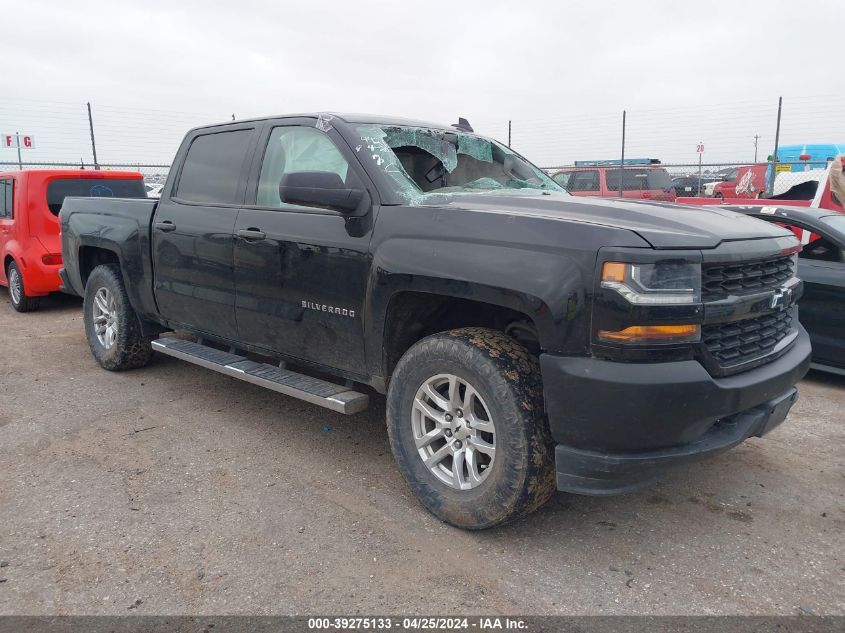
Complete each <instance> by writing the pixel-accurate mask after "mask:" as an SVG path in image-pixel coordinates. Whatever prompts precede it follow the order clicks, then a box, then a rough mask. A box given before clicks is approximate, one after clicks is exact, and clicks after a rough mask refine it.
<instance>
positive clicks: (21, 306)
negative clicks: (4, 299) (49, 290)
mask: <svg viewBox="0 0 845 633" xmlns="http://www.w3.org/2000/svg"><path fill="white" fill-rule="evenodd" d="M6 281H7V282H8V283H9V299H10V300H11V301H12V307H13V308H14V309H15V310H17V311H18V312H32V311H33V310H37V309H38V306H39V304H40V303H41V297H29V296H27V294H26V288H25V287H24V284H23V275H22V274H21V270H20V268H18V265H17V264H16V263H15V262H11V263H10V264H9V267H8V268H7V269H6Z"/></svg>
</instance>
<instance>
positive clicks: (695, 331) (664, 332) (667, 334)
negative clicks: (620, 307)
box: [598, 264, 699, 343]
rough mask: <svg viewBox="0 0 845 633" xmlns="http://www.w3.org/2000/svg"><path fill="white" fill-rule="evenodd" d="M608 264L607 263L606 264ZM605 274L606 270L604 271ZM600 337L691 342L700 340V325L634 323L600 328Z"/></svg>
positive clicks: (619, 339) (623, 339)
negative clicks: (628, 325)
mask: <svg viewBox="0 0 845 633" xmlns="http://www.w3.org/2000/svg"><path fill="white" fill-rule="evenodd" d="M606 265H607V264H605V266H606ZM602 274H604V271H602ZM598 335H599V339H601V340H602V341H613V342H615V343H641V342H642V343H644V342H651V341H663V342H667V343H671V342H678V343H683V342H689V341H695V340H698V336H699V326H698V325H693V324H689V325H632V326H631V327H626V328H625V329H624V330H599V332H598Z"/></svg>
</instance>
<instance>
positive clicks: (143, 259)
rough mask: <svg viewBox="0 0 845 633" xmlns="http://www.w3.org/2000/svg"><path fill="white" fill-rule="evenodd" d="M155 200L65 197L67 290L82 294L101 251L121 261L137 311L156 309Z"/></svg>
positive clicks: (63, 226)
mask: <svg viewBox="0 0 845 633" xmlns="http://www.w3.org/2000/svg"><path fill="white" fill-rule="evenodd" d="M157 204H158V200H155V199H151V198H73V197H68V198H65V201H64V204H63V205H62V209H61V212H60V213H59V221H60V223H61V230H62V252H63V253H64V255H65V257H64V270H63V272H62V279H63V281H64V284H65V290H66V291H68V292H72V293H74V294H78V295H82V294H83V293H84V291H85V276H86V275H87V273H88V272H89V270H88V269H87V268H86V267H87V266H88V264H89V258H90V257H91V254H92V253H94V252H95V251H100V252H103V255H100V256H105V257H114V258H115V259H116V261H118V262H119V263H120V265H121V270H122V272H123V275H124V278H125V279H124V280H125V282H126V287H127V292H128V293H129V294H130V300H131V301H132V303H133V305H135V306H137V308H138V311H139V312H140V313H142V314H144V313H148V314H155V312H156V310H155V301H154V299H153V291H152V278H153V268H152V258H151V252H150V224H151V222H152V218H153V215H154V213H155V209H156V205H157Z"/></svg>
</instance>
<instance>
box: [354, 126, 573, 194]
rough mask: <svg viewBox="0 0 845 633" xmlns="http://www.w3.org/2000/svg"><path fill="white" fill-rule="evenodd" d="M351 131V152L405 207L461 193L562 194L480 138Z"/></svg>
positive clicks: (410, 130) (391, 129) (405, 130)
mask: <svg viewBox="0 0 845 633" xmlns="http://www.w3.org/2000/svg"><path fill="white" fill-rule="evenodd" d="M356 131H357V132H358V135H359V137H360V144H359V145H357V146H356V148H355V149H356V151H358V152H359V153H365V154H368V155H370V156H371V158H372V160H373V161H374V162H375V164H376V165H377V166H378V167H379V168H381V169H382V170H383V171H384V172H385V173H386V174H387V175H389V176H390V177H391V178H392V179H393V181H394V183H395V185H396V189H397V191H398V193H399V194H400V195H402V196H403V197H404V198H405V199H406V200H407V201H408V202H409V203H411V204H426V203H430V202H435V200H434V199H433V198H432V197H433V196H442V195H453V194H464V193H484V192H500V191H501V192H504V191H508V192H511V193H513V192H514V191H520V192H522V193H525V194H530V193H539V192H542V191H554V192H557V193H564V194H565V193H566V190H565V189H563V188H562V187H560V185H558V184H557V183H555V182H554V181H553V180H552V179H551V178H549V176H547V175H546V174H545V172H543V171H542V170H540V169H538V168H537V167H535V166H534V165H532V164H531V163H529V162H528V161H526V160H525V159H524V158H522V157H521V156H519V155H518V154H516V153H514V152H512V151H511V150H510V149H508V148H507V147H505V146H504V145H502V144H500V143H497V142H496V141H493V140H490V139H487V138H484V137H482V136H477V135H475V134H466V133H463V132H460V131H457V130H456V131H452V130H442V129H433V128H423V127H411V126H398V125H359V126H358V127H357V128H356Z"/></svg>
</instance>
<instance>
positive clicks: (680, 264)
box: [601, 259, 701, 305]
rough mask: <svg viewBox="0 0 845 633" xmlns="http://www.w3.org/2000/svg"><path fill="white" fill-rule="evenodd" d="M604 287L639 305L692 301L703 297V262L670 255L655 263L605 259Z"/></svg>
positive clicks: (603, 268) (674, 303) (602, 271)
mask: <svg viewBox="0 0 845 633" xmlns="http://www.w3.org/2000/svg"><path fill="white" fill-rule="evenodd" d="M601 287H602V288H609V289H610V290H614V291H616V292H618V293H619V294H620V295H622V296H623V297H625V299H627V300H628V302H629V303H633V304H636V305H676V304H693V303H699V302H700V301H701V264H698V263H691V262H688V261H683V260H674V259H667V260H663V261H659V262H655V263H653V264H628V263H625V262H604V265H603V266H602V269H601Z"/></svg>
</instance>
